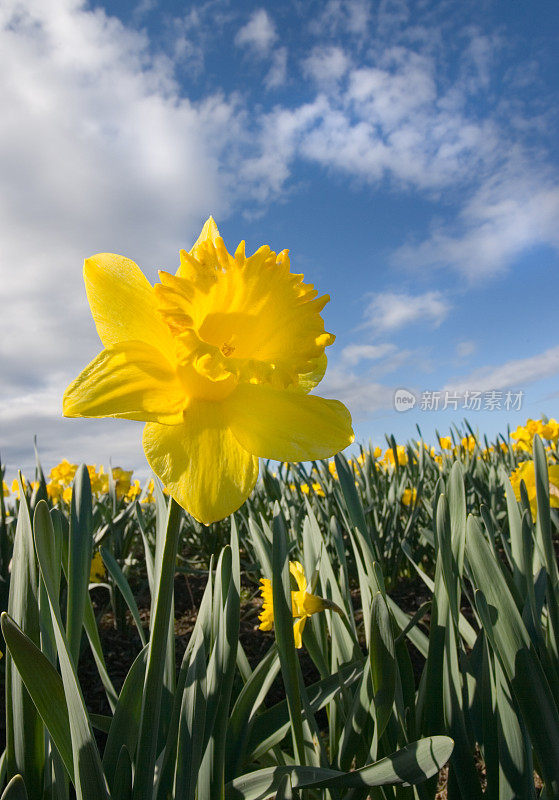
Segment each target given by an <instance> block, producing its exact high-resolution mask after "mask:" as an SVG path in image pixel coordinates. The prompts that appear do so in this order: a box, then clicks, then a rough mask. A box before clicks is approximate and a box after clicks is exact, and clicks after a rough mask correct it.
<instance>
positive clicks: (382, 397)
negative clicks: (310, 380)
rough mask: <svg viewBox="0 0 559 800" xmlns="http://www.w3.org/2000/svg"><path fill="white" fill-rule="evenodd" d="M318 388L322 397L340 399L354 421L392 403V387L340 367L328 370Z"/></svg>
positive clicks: (363, 418) (369, 415) (365, 417)
mask: <svg viewBox="0 0 559 800" xmlns="http://www.w3.org/2000/svg"><path fill="white" fill-rule="evenodd" d="M319 390H320V392H319V393H320V395H321V396H323V397H330V398H333V399H335V400H341V402H342V403H344V404H345V405H346V406H347V407H348V408H349V411H350V413H351V415H352V417H353V421H354V422H359V421H362V420H365V419H369V418H370V417H371V416H372V415H373V414H374V413H375V412H376V411H379V410H380V409H387V408H392V405H393V398H394V387H392V386H386V385H385V384H383V383H379V382H378V381H375V380H373V379H371V378H370V377H369V376H368V375H358V374H356V373H355V372H352V371H351V370H347V369H344V368H340V367H331V368H330V369H329V370H328V372H327V374H326V377H325V378H324V380H323V381H322V382H321V383H320V386H319Z"/></svg>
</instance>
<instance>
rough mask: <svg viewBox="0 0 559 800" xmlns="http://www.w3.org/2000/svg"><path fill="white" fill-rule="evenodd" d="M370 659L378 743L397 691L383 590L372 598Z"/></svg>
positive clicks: (392, 640)
mask: <svg viewBox="0 0 559 800" xmlns="http://www.w3.org/2000/svg"><path fill="white" fill-rule="evenodd" d="M369 662H370V666H371V679H372V683H373V693H374V708H375V717H376V727H375V742H376V743H377V744H378V742H379V741H380V738H381V736H382V734H383V733H384V730H385V728H386V726H387V724H388V720H389V719H390V717H391V715H392V706H393V703H394V694H395V690H396V656H395V652H394V637H393V635H392V623H391V619H390V613H389V611H388V607H387V605H386V601H385V600H384V597H383V596H382V594H381V593H380V592H377V593H376V594H375V596H374V597H373V604H372V608H371V647H370V650H369ZM375 749H376V748H375Z"/></svg>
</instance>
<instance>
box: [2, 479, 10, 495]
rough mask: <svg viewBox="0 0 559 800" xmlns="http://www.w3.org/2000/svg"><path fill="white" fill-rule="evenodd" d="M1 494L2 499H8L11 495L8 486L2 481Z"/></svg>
mask: <svg viewBox="0 0 559 800" xmlns="http://www.w3.org/2000/svg"><path fill="white" fill-rule="evenodd" d="M2 494H3V495H4V497H9V496H10V494H11V492H10V487H9V486H8V484H7V483H6V481H2Z"/></svg>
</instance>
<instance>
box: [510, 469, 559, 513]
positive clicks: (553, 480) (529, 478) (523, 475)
mask: <svg viewBox="0 0 559 800" xmlns="http://www.w3.org/2000/svg"><path fill="white" fill-rule="evenodd" d="M548 475H549V505H550V506H551V508H559V464H553V465H552V466H550V467H548ZM521 481H524V483H525V485H526V491H527V493H528V500H529V501H530V510H531V512H532V519H534V520H535V519H536V516H537V513H538V503H537V495H536V471H535V469H534V462H533V461H531V460H530V461H522V463H521V464H519V465H518V467H517V468H516V469H515V470H514V472H513V473H512V475H511V476H510V482H511V484H512V488H513V489H514V494H515V496H516V499H517V500H518V501H519V502H520V482H521Z"/></svg>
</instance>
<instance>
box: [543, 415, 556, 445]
mask: <svg viewBox="0 0 559 800" xmlns="http://www.w3.org/2000/svg"><path fill="white" fill-rule="evenodd" d="M540 436H541V437H542V438H543V439H547V440H548V442H553V443H555V442H556V441H557V439H559V423H558V422H557V421H556V420H554V419H548V421H547V422H544V423H543V424H542V428H541V432H540Z"/></svg>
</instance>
